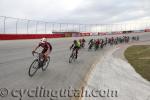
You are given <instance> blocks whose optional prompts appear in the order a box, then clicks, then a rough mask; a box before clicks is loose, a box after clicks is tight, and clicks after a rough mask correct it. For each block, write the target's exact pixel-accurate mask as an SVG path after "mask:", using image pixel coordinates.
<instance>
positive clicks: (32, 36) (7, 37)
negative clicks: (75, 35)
mask: <svg viewBox="0 0 150 100" xmlns="http://www.w3.org/2000/svg"><path fill="white" fill-rule="evenodd" d="M43 37H45V38H61V37H65V35H64V34H0V40H18V39H39V38H43Z"/></svg>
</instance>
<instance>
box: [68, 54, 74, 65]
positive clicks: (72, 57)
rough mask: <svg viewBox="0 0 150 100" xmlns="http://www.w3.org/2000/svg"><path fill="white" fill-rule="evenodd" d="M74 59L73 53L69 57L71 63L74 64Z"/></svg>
mask: <svg viewBox="0 0 150 100" xmlns="http://www.w3.org/2000/svg"><path fill="white" fill-rule="evenodd" d="M73 59H74V54H73V53H72V54H71V55H70V57H69V63H72V60H73Z"/></svg>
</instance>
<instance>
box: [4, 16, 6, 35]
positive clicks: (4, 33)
mask: <svg viewBox="0 0 150 100" xmlns="http://www.w3.org/2000/svg"><path fill="white" fill-rule="evenodd" d="M5 27H6V16H4V34H5V32H6V30H5Z"/></svg>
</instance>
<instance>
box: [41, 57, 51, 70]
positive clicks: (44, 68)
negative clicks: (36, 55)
mask: <svg viewBox="0 0 150 100" xmlns="http://www.w3.org/2000/svg"><path fill="white" fill-rule="evenodd" d="M49 62H50V57H48V58H47V62H46V63H45V64H44V65H43V67H42V71H45V70H46V69H47V67H48V65H49Z"/></svg>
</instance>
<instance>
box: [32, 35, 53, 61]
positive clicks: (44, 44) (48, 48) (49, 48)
mask: <svg viewBox="0 0 150 100" xmlns="http://www.w3.org/2000/svg"><path fill="white" fill-rule="evenodd" d="M39 47H42V48H43V50H42V52H41V53H42V55H43V57H44V61H43V62H46V61H47V58H48V56H49V54H50V53H51V51H52V46H51V44H50V43H49V42H47V39H46V38H42V39H41V41H40V43H39V44H38V46H36V47H35V48H34V49H33V51H32V54H33V55H34V53H35V51H36V50H37V49H38V48H39Z"/></svg>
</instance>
